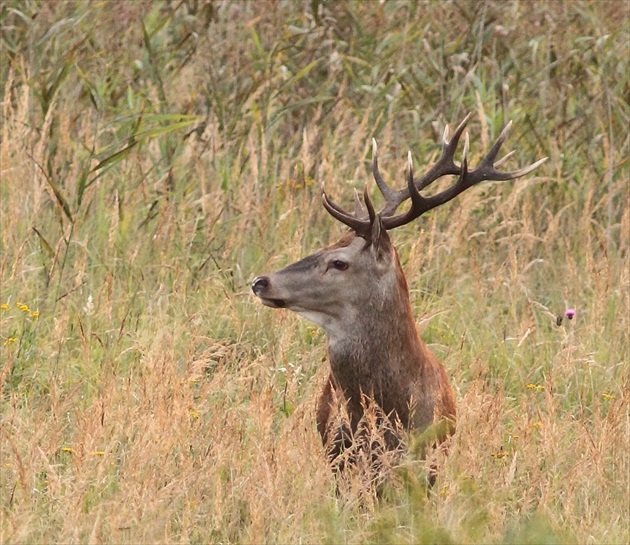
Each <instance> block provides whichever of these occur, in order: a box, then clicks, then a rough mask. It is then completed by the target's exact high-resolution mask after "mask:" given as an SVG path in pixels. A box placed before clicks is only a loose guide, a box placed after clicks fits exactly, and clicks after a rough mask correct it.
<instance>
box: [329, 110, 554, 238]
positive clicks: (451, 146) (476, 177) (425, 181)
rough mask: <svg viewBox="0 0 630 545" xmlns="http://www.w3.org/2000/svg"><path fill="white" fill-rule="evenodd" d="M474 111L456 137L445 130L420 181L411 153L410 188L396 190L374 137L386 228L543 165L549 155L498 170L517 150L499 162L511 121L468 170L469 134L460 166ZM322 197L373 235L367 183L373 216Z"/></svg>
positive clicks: (339, 215) (337, 215)
mask: <svg viewBox="0 0 630 545" xmlns="http://www.w3.org/2000/svg"><path fill="white" fill-rule="evenodd" d="M470 116H471V114H468V115H467V116H466V118H465V119H464V120H463V121H462V122H461V123H460V124H459V126H458V127H457V129H456V130H455V133H454V134H453V137H452V138H451V139H450V140H449V138H448V137H449V134H448V130H449V129H448V125H447V126H446V128H445V129H444V136H443V138H442V154H441V155H440V158H439V159H438V160H437V162H436V163H435V164H434V165H433V166H432V167H431V168H430V169H429V171H428V172H427V173H426V174H425V175H424V176H422V177H421V178H420V179H418V180H414V178H413V164H412V160H411V152H409V154H408V157H407V187H406V188H405V189H401V190H394V189H392V188H391V187H389V186H388V185H387V184H386V183H385V181H384V180H383V177H382V176H381V173H380V172H379V169H378V149H377V146H376V141H375V140H374V139H373V140H372V174H373V175H374V179H375V180H376V184H377V185H378V188H379V190H380V191H381V193H382V194H383V197H384V198H385V206H384V207H383V209H382V210H381V211H380V212H379V213H378V216H380V218H381V221H382V224H383V227H384V228H385V229H394V228H395V227H400V226H401V225H405V224H407V223H409V222H411V221H412V220H414V219H416V218H418V217H419V216H421V215H422V214H424V213H425V212H428V211H429V210H432V209H433V208H436V207H438V206H440V205H442V204H444V203H447V202H448V201H450V200H451V199H454V198H455V197H457V195H459V194H460V193H462V192H464V191H465V190H466V189H468V188H470V187H472V186H473V185H475V184H478V183H479V182H482V181H485V180H493V181H504V180H514V179H516V178H520V177H521V176H525V175H526V174H529V173H530V172H532V171H533V170H535V169H537V168H538V167H539V166H540V165H542V164H543V163H544V162H545V161H546V160H547V157H544V158H543V159H540V160H539V161H536V162H535V163H534V164H532V165H529V166H528V167H524V168H521V169H519V170H513V171H510V172H500V171H498V170H497V169H496V167H498V166H500V165H502V164H503V163H504V162H505V161H506V160H507V159H508V158H509V157H511V156H512V155H513V154H514V152H513V151H511V152H509V153H508V154H507V155H506V156H505V157H503V158H502V159H500V160H498V161H496V163H495V160H496V157H497V155H498V153H499V150H500V149H501V146H502V145H503V142H505V139H506V138H507V134H508V132H509V130H510V127H511V126H512V122H511V121H510V122H509V123H508V124H507V125H506V126H505V128H504V129H503V130H502V131H501V134H500V135H499V138H498V139H497V141H496V142H495V143H494V145H493V146H492V148H491V149H490V151H489V152H488V153H487V154H486V156H485V157H484V158H483V159H482V160H481V162H480V163H479V165H478V166H477V167H476V168H474V169H472V170H468V148H469V141H468V133H466V136H465V141H464V150H463V154H462V163H461V165H460V166H457V165H456V164H455V162H454V160H453V158H454V156H455V151H456V150H457V146H458V144H459V140H460V138H461V136H462V133H463V132H464V129H465V127H466V124H467V123H468V120H469V119H470ZM447 175H453V176H458V179H457V181H456V182H455V183H454V184H453V185H452V186H450V187H448V188H447V189H445V190H443V191H441V192H439V193H436V194H435V195H431V196H430V197H424V196H422V195H421V194H420V190H422V189H424V188H425V187H427V186H429V185H430V184H432V183H433V182H435V181H436V180H437V179H439V178H441V177H442V176H447ZM322 198H323V202H324V207H325V208H326V210H328V212H329V213H330V214H331V215H332V216H333V217H334V218H336V219H338V220H339V221H341V222H342V223H344V224H345V225H347V226H348V227H350V228H351V229H353V230H355V231H356V232H357V234H359V235H364V236H365V235H367V236H369V234H370V232H371V225H372V223H373V222H374V219H375V218H376V216H377V214H376V213H375V212H374V207H373V205H372V202H371V200H370V198H369V196H368V192H367V185H366V187H365V190H364V192H363V199H364V201H365V205H366V207H367V209H368V214H369V219H368V218H367V217H365V214H363V213H360V212H359V206H358V204H357V206H356V212H355V215H352V214H349V213H348V212H346V211H345V210H343V208H341V207H339V206H338V205H336V204H335V203H334V202H332V201H331V200H330V199H329V198H328V196H327V195H326V193H325V192H322ZM407 199H411V207H410V208H409V210H407V212H404V213H402V214H398V215H394V214H395V212H396V210H397V209H398V207H399V206H400V205H401V204H402V203H403V202H405V201H406V200H407ZM355 201H357V202H358V199H357V198H356V197H355Z"/></svg>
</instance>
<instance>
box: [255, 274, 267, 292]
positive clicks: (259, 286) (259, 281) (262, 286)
mask: <svg viewBox="0 0 630 545" xmlns="http://www.w3.org/2000/svg"><path fill="white" fill-rule="evenodd" d="M268 287H269V278H268V277H266V276H259V277H257V278H254V281H253V282H252V291H253V292H254V293H255V294H256V295H260V294H261V293H262V292H263V291H265V290H266V289H267V288H268Z"/></svg>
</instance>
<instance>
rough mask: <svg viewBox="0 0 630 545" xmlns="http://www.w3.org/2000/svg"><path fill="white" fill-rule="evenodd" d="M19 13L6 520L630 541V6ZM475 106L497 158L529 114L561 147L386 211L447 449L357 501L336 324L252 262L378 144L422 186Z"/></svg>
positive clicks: (45, 8) (480, 138) (10, 93)
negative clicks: (308, 316) (331, 421)
mask: <svg viewBox="0 0 630 545" xmlns="http://www.w3.org/2000/svg"><path fill="white" fill-rule="evenodd" d="M0 10H1V15H0V25H1V31H2V42H1V46H2V52H1V54H0V63H1V65H0V74H1V80H2V81H1V84H0V85H1V86H0V95H1V97H2V104H1V107H2V129H1V130H2V133H1V151H0V160H1V164H0V176H1V180H0V199H1V201H0V202H1V205H0V224H1V232H0V303H1V308H0V349H1V358H0V373H1V375H0V385H1V388H2V395H1V398H0V407H1V410H0V422H1V429H0V434H1V435H0V437H1V440H0V457H1V460H0V464H1V468H0V469H1V475H2V478H1V483H0V488H1V489H2V493H1V494H0V513H1V522H0V539H1V541H2V542H3V543H36V542H40V543H41V542H48V543H52V542H57V543H99V542H104V543H164V542H182V543H185V542H193V543H208V542H213V543H214V542H220V543H266V542H268V543H317V542H323V543H385V542H391V543H543V542H544V543H580V544H583V543H607V544H612V543H620V544H621V543H628V542H629V541H630V530H629V522H628V509H629V507H630V506H629V502H630V498H629V483H630V480H629V472H630V463H629V452H630V441H629V427H628V418H629V417H628V415H629V413H628V396H629V392H630V389H629V373H628V353H629V345H630V343H629V335H630V334H629V328H630V317H629V314H628V308H629V303H630V302H629V288H630V286H629V284H630V278H629V276H630V274H629V267H628V257H629V246H630V207H629V206H628V205H629V196H630V184H629V176H628V156H629V153H628V152H629V145H630V144H629V139H628V126H629V117H630V107H629V101H630V83H629V77H628V59H629V58H630V51H629V43H630V25H629V18H630V12H629V7H628V4H627V3H626V2H622V1H618V2H617V1H608V2H606V1H579V0H575V1H570V2H569V1H567V2H548V1H541V2H519V1H499V0H497V1H477V0H475V1H468V0H456V1H440V2H403V1H389V0H385V1H376V0H375V1H338V2H325V1H322V0H309V1H298V0H294V1H280V0H275V1H273V0H269V1H262V0H259V1H256V2H244V1H243V2H239V1H229V0H225V1H218V0H214V1H213V0H210V1H202V0H182V1H172V2H153V1H151V2H149V1H120V0H118V1H80V2H73V1H43V0H42V1H30V0H21V1H15V0H8V1H5V2H4V3H3V4H2V6H1V7H0ZM470 111H472V112H474V113H475V115H474V116H473V120H472V121H471V124H470V136H471V162H472V163H473V164H474V163H475V161H476V160H478V159H479V158H480V157H481V156H482V155H483V152H484V150H487V149H488V146H489V145H490V144H491V143H492V141H493V139H495V138H496V137H497V136H498V133H499V131H500V130H501V128H502V127H503V126H504V125H505V123H506V122H507V121H508V120H510V119H511V120H513V121H514V127H513V129H512V131H511V135H510V138H509V140H508V144H507V145H506V150H505V151H506V152H507V151H509V149H515V150H516V154H515V156H514V158H513V159H511V160H510V162H509V164H508V167H516V166H522V165H525V164H529V163H532V162H533V161H535V160H536V159H538V158H540V157H544V156H548V157H549V160H548V161H547V162H546V163H545V164H544V165H543V166H542V167H541V168H539V169H538V170H537V171H536V172H535V173H534V174H533V175H530V176H528V177H527V178H526V179H522V180H519V181H517V182H508V183H492V184H487V185H484V186H482V187H480V188H477V189H473V190H471V191H469V192H468V193H467V194H465V195H463V196H462V197H460V198H459V199H458V200H457V201H455V202H453V203H451V204H449V205H446V206H444V207H443V208H441V209H439V210H436V211H434V212H432V213H431V214H430V215H429V216H428V217H426V218H423V219H422V220H421V221H418V222H416V224H414V225H411V226H407V227H405V228H401V229H398V230H397V231H396V232H395V233H394V240H395V242H396V244H397V246H398V248H399V250H400V254H401V259H402V261H403V264H404V268H405V271H406V274H407V278H408V280H409V284H410V288H411V296H412V301H413V305H414V308H415V311H416V316H417V318H418V323H419V327H420V329H421V331H422V335H423V337H424V339H425V340H426V341H427V342H428V343H429V344H430V345H431V347H432V349H433V350H434V351H435V352H436V353H438V354H439V355H440V357H441V358H442V360H443V361H444V362H445V365H446V366H447V369H448V373H449V376H450V377H451V379H452V382H453V384H454V386H455V388H456V392H457V398H458V405H459V427H458V432H457V434H456V435H455V437H454V438H453V442H452V445H451V453H450V456H448V457H447V458H443V459H440V460H438V461H439V463H440V464H441V465H442V472H441V475H440V478H439V481H438V483H437V485H436V487H435V489H434V490H433V491H431V492H430V493H429V494H428V495H427V494H426V493H425V492H424V489H423V488H422V487H421V486H420V485H419V484H417V483H418V482H420V479H414V478H410V477H409V476H410V475H413V471H412V472H410V473H409V472H408V473H407V479H406V481H405V482H404V483H399V485H398V486H395V487H393V489H392V490H390V491H389V493H388V494H387V495H386V497H385V498H384V499H383V500H381V501H380V502H377V503H373V504H366V503H361V502H356V501H354V500H353V499H352V498H340V497H337V496H336V495H335V492H334V489H335V486H334V479H333V478H332V476H331V474H330V472H329V470H328V468H327V466H326V463H325V460H324V456H323V453H322V449H321V446H320V444H319V438H318V436H317V433H316V430H315V425H314V404H315V400H316V397H317V393H318V391H319V389H320V388H321V386H322V381H323V380H324V378H325V376H326V373H327V367H326V366H327V364H326V363H325V339H324V337H323V335H322V333H321V331H319V330H318V329H316V328H314V327H312V326H311V325H309V324H308V323H306V322H304V321H301V320H299V319H298V318H296V317H295V316H293V315H290V314H289V313H286V312H277V311H272V310H270V309H266V308H263V307H261V305H259V304H258V303H257V301H255V300H254V298H253V297H252V295H251V293H250V291H249V285H248V283H249V281H250V280H251V279H252V278H253V277H254V276H256V275H257V274H261V273H263V272H266V271H269V270H272V269H275V268H278V267H280V266H282V265H284V264H287V263H289V262H291V261H292V260H295V259H297V258H298V257H300V256H304V255H306V254H307V253H309V252H311V251H312V250H314V249H316V248H317V247H319V246H320V245H322V244H324V243H327V242H329V241H333V240H334V239H335V238H336V237H338V236H339V234H340V233H341V232H342V227H341V226H340V225H339V224H337V223H336V222H334V221H333V220H332V218H330V217H329V216H328V215H327V214H326V213H325V211H324V210H323V208H322V207H321V204H320V185H321V184H322V183H323V182H326V187H327V190H328V191H329V192H330V194H331V195H333V196H334V198H335V200H336V201H337V202H340V203H346V204H348V205H349V204H350V203H351V199H352V190H353V188H355V187H362V186H363V184H364V182H365V181H366V180H367V179H369V178H370V176H369V161H370V140H371V138H372V137H374V138H376V139H377V140H378V142H379V149H380V157H381V168H382V171H383V172H384V174H385V175H386V176H387V177H388V179H390V180H392V182H393V183H395V184H403V183H404V177H403V174H404V165H405V161H404V157H405V155H406V152H407V150H408V149H411V151H412V153H413V156H414V158H415V164H416V169H417V170H418V171H420V170H421V168H422V167H421V165H429V164H430V163H431V162H432V161H433V160H435V159H436V157H437V156H438V154H439V139H440V136H441V133H442V131H443V128H444V126H445V124H447V123H451V124H457V123H458V122H459V121H460V120H461V119H462V118H463V117H464V115H465V114H466V113H467V112H470ZM375 198H377V197H376V196H375ZM567 308H574V309H575V310H576V316H575V318H574V319H573V320H568V319H567V318H565V319H564V320H563V321H562V323H561V324H560V325H558V324H557V316H558V315H560V316H561V315H562V314H563V313H564V311H565V310H566V309H567ZM412 467H416V466H413V465H412Z"/></svg>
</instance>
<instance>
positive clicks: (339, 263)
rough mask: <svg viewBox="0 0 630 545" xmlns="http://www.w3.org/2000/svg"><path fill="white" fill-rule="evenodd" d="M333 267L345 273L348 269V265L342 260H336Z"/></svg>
mask: <svg viewBox="0 0 630 545" xmlns="http://www.w3.org/2000/svg"><path fill="white" fill-rule="evenodd" d="M332 266H333V267H334V268H335V269H337V270H338V271H345V270H346V269H347V268H348V264H347V263H346V262H345V261H341V260H340V259H335V260H334V261H333V262H332Z"/></svg>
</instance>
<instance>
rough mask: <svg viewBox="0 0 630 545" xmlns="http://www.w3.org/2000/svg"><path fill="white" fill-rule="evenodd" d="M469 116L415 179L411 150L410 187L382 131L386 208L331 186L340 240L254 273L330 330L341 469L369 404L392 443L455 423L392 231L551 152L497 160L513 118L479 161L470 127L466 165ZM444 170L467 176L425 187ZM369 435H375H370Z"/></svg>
mask: <svg viewBox="0 0 630 545" xmlns="http://www.w3.org/2000/svg"><path fill="white" fill-rule="evenodd" d="M469 118H470V115H468V116H467V117H466V119H464V121H463V122H462V123H461V124H460V125H459V127H458V128H457V130H456V131H455V133H454V135H453V137H452V138H451V139H450V140H449V137H448V126H447V127H446V129H445V131H444V137H443V143H442V154H441V156H440V158H439V159H438V161H437V163H436V164H435V165H434V166H433V167H432V168H431V169H429V171H428V172H427V173H426V174H425V175H424V176H422V177H421V178H417V179H414V176H413V169H412V163H411V152H410V153H409V155H408V165H407V187H406V188H405V189H402V190H394V189H392V188H390V187H389V186H388V185H387V184H386V183H385V181H384V180H383V178H382V177H381V174H380V172H379V168H378V157H377V148H376V142H375V141H374V140H373V141H372V143H373V152H372V153H373V156H372V174H373V176H374V179H375V180H376V184H377V185H378V187H379V189H380V191H381V193H382V194H383V196H384V198H385V202H386V204H385V206H384V208H383V209H382V210H381V211H380V212H379V213H376V212H375V210H374V206H373V205H372V202H371V200H370V197H369V196H368V192H367V187H366V190H365V191H364V193H363V200H364V203H365V208H366V209H367V213H366V211H365V208H364V207H363V205H362V204H361V203H360V201H359V199H358V197H357V196H356V194H355V201H356V202H355V205H356V210H355V212H354V214H351V213H349V212H347V211H345V210H343V209H342V208H341V207H339V206H338V205H337V204H335V203H334V202H332V201H331V200H330V199H329V198H328V196H327V195H326V193H324V192H322V197H323V204H324V207H325V208H326V210H327V211H328V212H329V213H330V214H331V215H332V216H333V217H334V218H335V219H337V220H339V221H340V222H341V223H343V224H345V225H346V226H348V227H349V228H350V230H349V231H348V232H347V233H346V234H345V235H344V236H343V237H342V238H341V240H339V241H338V242H337V243H336V244H333V245H331V246H328V247H326V248H323V249H321V250H319V251H317V252H315V253H314V254H312V255H310V256H308V257H306V258H304V259H302V260H301V261H298V262H297V263H294V264H292V265H289V266H288V267H286V268H284V269H282V270H280V271H277V272H274V273H271V274H268V275H265V276H259V277H258V278H256V279H255V280H254V281H253V282H252V289H253V291H254V293H255V294H256V295H257V296H258V297H259V298H260V299H261V301H262V302H263V304H265V305H267V306H269V307H272V308H286V309H289V310H292V311H293V312H296V313H297V314H299V315H300V316H303V317H304V318H306V319H307V320H310V321H311V322H313V323H315V324H317V325H318V326H320V327H322V328H323V329H324V331H325V332H326V334H327V340H328V355H329V358H330V375H329V378H328V381H327V382H326V385H325V387H324V390H323V392H322V394H321V397H320V399H319V403H318V407H317V429H318V431H319V433H320V434H321V438H322V441H323V443H324V446H325V448H326V450H327V453H328V455H329V457H330V460H331V462H333V465H334V466H335V467H336V468H337V469H341V468H342V467H343V465H344V461H343V460H344V457H343V456H341V455H342V453H343V452H344V451H348V449H349V448H350V446H351V445H353V444H355V445H356V444H357V443H359V442H360V441H358V439H357V438H358V437H359V436H361V435H362V434H363V436H364V439H365V433H364V432H365V428H364V421H365V419H366V417H367V409H368V407H371V408H374V407H376V411H377V412H376V413H374V412H373V411H372V414H378V415H380V417H377V418H376V420H375V419H372V423H374V422H378V423H379V424H378V425H379V426H381V427H380V429H381V430H383V431H381V434H382V435H381V438H382V443H381V445H380V448H381V449H383V450H382V452H389V453H391V452H392V451H396V450H398V449H399V447H400V446H401V440H402V432H403V430H407V431H420V432H422V431H424V430H426V429H427V428H428V427H429V426H431V425H432V424H434V423H438V422H446V423H447V425H446V426H437V427H436V429H437V430H441V431H438V437H437V441H438V442H440V441H442V440H443V439H445V438H446V437H447V436H448V435H449V434H451V433H453V432H454V429H455V399H454V396H453V390H452V389H451V386H450V384H449V381H448V378H447V376H446V371H445V369H444V366H443V365H442V364H441V363H440V361H438V359H437V358H436V357H435V356H434V355H433V354H432V353H431V351H430V350H429V349H428V348H427V347H426V345H425V344H424V343H423V342H422V340H421V339H420V337H419V335H418V332H417V330H416V324H415V322H414V317H413V313H412V310H411V304H410V302H409V291H408V288H407V282H406V280H405V276H404V274H403V270H402V268H401V266H400V261H399V259H398V254H397V252H396V249H395V248H394V246H393V244H392V242H391V240H390V237H389V235H388V234H387V231H389V230H390V229H394V228H396V227H399V226H401V225H405V224H407V223H409V222H411V221H413V220H414V219H416V218H418V217H419V216H421V215H422V214H424V213H425V212H428V211H429V210H431V209H433V208H436V207H438V206H440V205H442V204H445V203H446V202H448V201H450V200H451V199H453V198H455V197H456V196H457V195H459V194H460V193H462V192H463V191H465V190H467V189H468V188H470V187H472V186H473V185H475V184H478V183H479V182H482V181H484V180H512V179H515V178H519V177H521V176H524V175H526V174H528V173H530V172H532V171H533V170H534V169H536V168H537V167H538V166H540V165H541V164H542V163H543V162H544V161H545V160H546V158H545V159H541V160H540V161H537V162H536V163H534V164H532V165H530V166H528V167H525V168H522V169H520V170H515V171H511V172H500V171H498V170H496V168H495V167H498V166H499V165H501V164H502V163H503V162H504V161H505V160H506V159H507V157H508V156H510V155H512V152H511V153H509V154H508V156H506V157H504V158H503V159H501V160H499V161H496V163H495V159H496V157H497V154H498V153H499V149H500V148H501V146H502V144H503V142H504V140H505V138H506V136H507V133H508V130H509V128H510V125H511V123H508V125H507V126H506V127H505V128H504V129H503V131H502V132H501V134H500V136H499V138H498V139H497V141H496V142H495V143H494V145H493V146H492V148H491V150H490V151H489V152H488V153H487V155H486V156H485V157H484V158H483V159H482V160H481V162H480V163H479V165H478V166H477V167H476V168H474V169H472V170H469V168H468V159H467V154H468V134H466V136H465V142H464V150H463V157H462V162H461V165H459V166H458V165H456V164H455V162H454V155H455V151H456V148H457V145H458V143H459V140H460V137H461V135H462V133H463V132H464V128H465V126H466V123H467V122H468V120H469ZM443 176H457V177H458V178H457V181H456V182H455V183H454V184H453V185H452V186H450V187H448V188H447V189H444V190H443V191H440V192H438V193H436V194H434V195H431V196H423V195H422V194H421V193H420V191H421V190H422V189H424V188H426V187H427V186H428V185H429V184H431V183H433V182H435V181H436V180H437V179H438V178H441V177H443ZM407 199H410V201H411V205H410V207H409V209H408V210H407V211H406V212H403V213H400V214H396V211H397V209H398V207H399V206H400V205H401V204H402V203H403V202H404V201H406V200H407ZM340 411H341V412H342V413H345V418H346V419H347V420H346V421H345V422H346V423H345V424H344V423H343V420H341V422H342V423H340V417H339V413H340ZM383 425H384V426H385V428H383ZM359 430H361V433H359V434H358V433H357V432H358V431H359ZM368 435H369V433H368ZM372 436H373V434H372ZM353 441H354V443H353ZM369 441H372V439H369ZM362 444H363V445H364V446H365V445H366V443H365V440H363V442H362ZM369 444H371V443H369ZM361 448H363V447H361ZM367 448H368V449H370V446H369V445H368V446H367ZM372 456H373V454H372ZM352 459H353V458H350V460H352ZM372 463H374V460H373V462H372ZM431 480H433V478H432V479H431Z"/></svg>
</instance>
